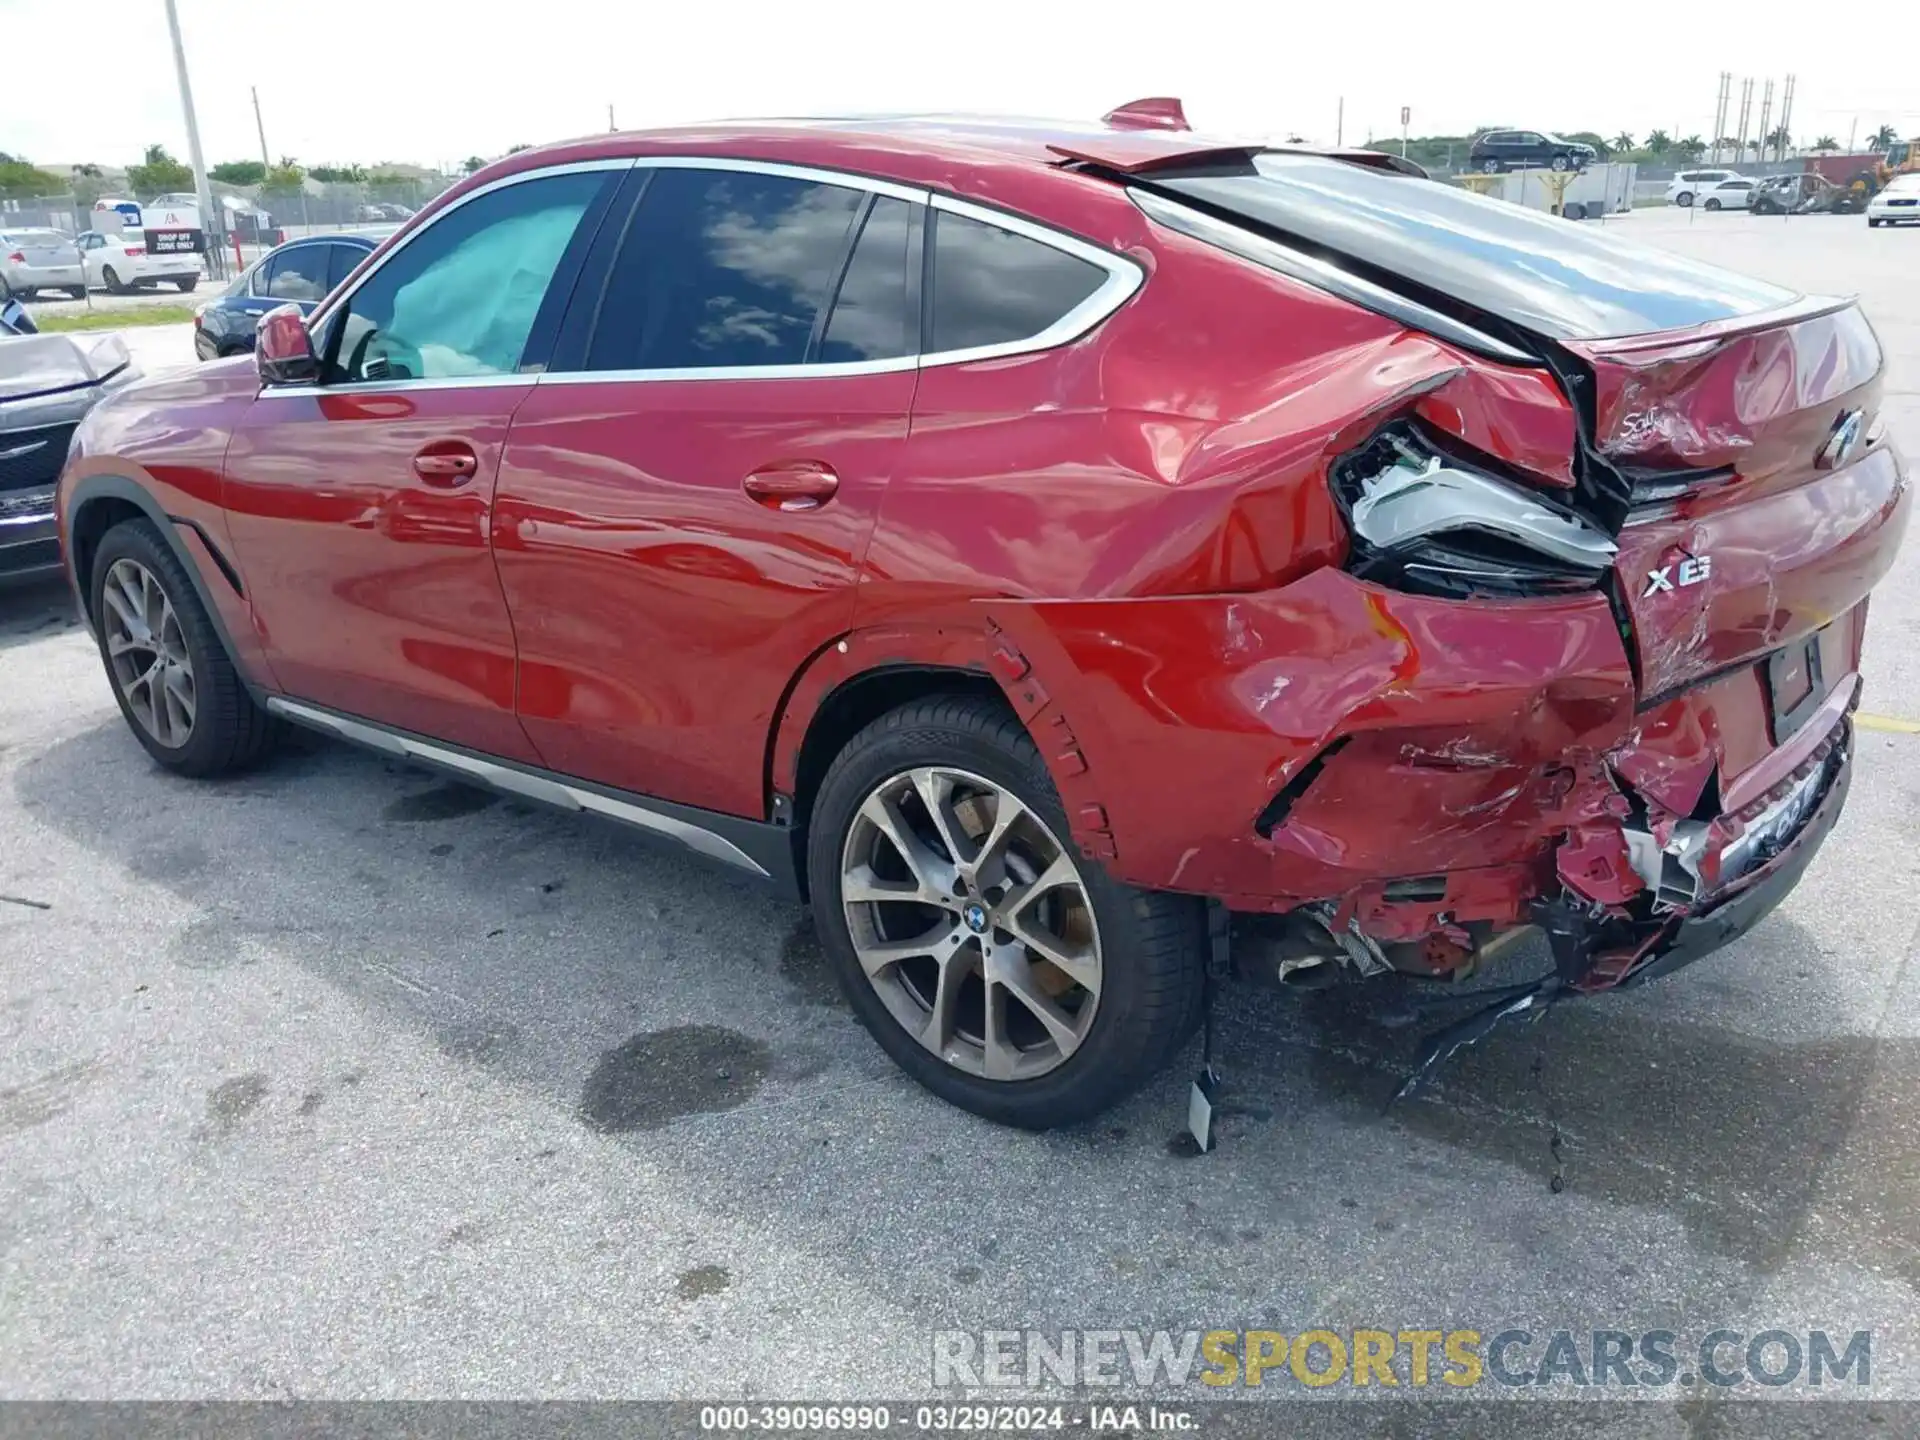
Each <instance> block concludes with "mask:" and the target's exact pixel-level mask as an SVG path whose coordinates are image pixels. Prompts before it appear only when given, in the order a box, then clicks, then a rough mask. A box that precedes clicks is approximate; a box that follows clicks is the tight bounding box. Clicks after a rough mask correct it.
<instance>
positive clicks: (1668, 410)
mask: <svg viewBox="0 0 1920 1440" xmlns="http://www.w3.org/2000/svg"><path fill="white" fill-rule="evenodd" d="M1130 183H1133V184H1135V185H1136V186H1137V187H1139V188H1141V189H1144V190H1146V191H1148V192H1150V193H1151V194H1153V195H1157V196H1160V197H1164V198H1165V199H1168V200H1172V201H1176V202H1178V203H1180V204H1182V205H1186V206H1191V207H1193V208H1194V209H1196V210H1198V211H1202V212H1204V213H1206V214H1207V215H1210V216H1212V217H1214V218H1215V219H1216V220H1220V221H1226V222H1229V223H1231V224H1235V225H1241V226H1244V227H1246V228H1247V229H1249V230H1251V231H1253V232H1255V233H1258V234H1260V235H1262V236H1264V237H1266V238H1268V239H1270V240H1272V241H1274V242H1276V243H1277V244H1279V245H1283V246H1285V247H1287V248H1288V249H1289V251H1290V252H1293V253H1298V254H1300V255H1304V256H1307V257H1310V258H1311V260H1312V261H1313V262H1314V263H1315V264H1318V265H1322V266H1324V267H1326V268H1328V269H1330V270H1337V271H1338V272H1339V273H1340V274H1341V275H1342V276H1345V277H1349V278H1351V279H1352V280H1354V281H1356V282H1358V284H1359V285H1360V286H1370V287H1375V288H1376V289H1378V290H1383V291H1390V292H1392V293H1393V294H1394V295H1395V296H1397V297H1400V298H1401V299H1404V300H1406V301H1409V302H1412V303H1413V304H1414V305H1415V306H1417V307H1418V310H1417V311H1413V310H1395V309H1392V308H1390V307H1389V306H1387V305H1383V304H1381V303H1379V302H1378V301H1376V300H1370V299H1369V298H1368V296H1367V294H1366V293H1365V291H1364V290H1363V289H1354V288H1349V289H1346V290H1344V291H1342V290H1340V289H1339V286H1338V283H1337V282H1336V283H1333V284H1328V285H1327V286H1326V288H1329V289H1335V290H1336V293H1345V294H1346V295H1347V296H1348V298H1353V299H1356V301H1357V303H1361V304H1368V305H1371V307H1372V308H1376V309H1380V310H1382V311H1383V313H1389V314H1393V315H1395V316H1396V318H1400V319H1403V320H1404V321H1406V323H1408V324H1410V325H1411V326H1412V327H1413V328H1416V329H1424V330H1426V331H1427V333H1429V334H1432V335H1434V336H1436V337H1437V338H1441V339H1444V340H1447V341H1448V342H1449V343H1451V344H1454V345H1455V346H1456V347H1459V348H1463V349H1467V350H1470V351H1473V350H1476V349H1477V354H1478V356H1479V357H1480V359H1482V360H1492V361H1497V362H1499V363H1500V364H1501V365H1504V366H1511V365H1514V364H1516V363H1518V364H1523V365H1524V364H1534V365H1537V366H1539V367H1543V368H1545V369H1547V370H1548V371H1550V372H1551V373H1552V374H1553V375H1554V377H1555V379H1556V381H1557V383H1558V386H1559V388H1560V390H1561V392H1562V393H1563V394H1564V395H1566V396H1567V397H1568V402H1569V404H1570V405H1571V406H1572V408H1573V410H1574V411H1575V413H1576V415H1577V416H1578V418H1579V422H1580V423H1579V425H1578V436H1579V438H1578V441H1577V446H1576V448H1577V452H1578V453H1577V454H1576V455H1574V456H1572V457H1570V458H1571V459H1572V460H1573V462H1574V465H1573V468H1574V472H1575V483H1574V486H1573V488H1572V490H1571V491H1570V492H1569V491H1567V490H1566V489H1564V488H1561V489H1560V494H1561V496H1562V497H1564V498H1565V499H1566V500H1567V501H1568V502H1569V503H1570V505H1571V506H1572V508H1574V509H1576V510H1578V511H1580V512H1582V513H1583V514H1584V515H1585V516H1586V517H1587V518H1588V519H1590V520H1591V521H1592V522H1593V523H1594V524H1595V525H1597V526H1598V527H1599V528H1600V529H1602V530H1604V531H1605V532H1606V533H1607V534H1608V535H1611V536H1613V537H1615V538H1616V540H1617V543H1618V547H1619V548H1618V554H1617V561H1616V563H1615V565H1614V567H1613V575H1612V584H1611V589H1612V590H1613V595H1612V599H1613V603H1614V606H1615V609H1616V612H1617V613H1618V614H1619V616H1620V618H1621V619H1622V620H1623V621H1624V622H1625V623H1624V624H1623V627H1622V628H1623V630H1624V631H1625V632H1627V633H1626V639H1627V644H1628V647H1629V653H1630V655H1631V657H1632V659H1633V661H1634V665H1635V670H1636V680H1637V684H1638V689H1639V694H1640V705H1641V708H1642V710H1643V711H1653V710H1656V709H1659V710H1660V713H1659V714H1658V715H1653V714H1649V715H1647V716H1646V721H1645V723H1643V724H1642V725H1639V726H1636V733H1635V742H1634V744H1635V746H1636V747H1638V748H1639V749H1641V750H1643V751H1645V752H1648V753H1647V754H1645V755H1643V756H1642V757H1641V758H1642V759H1643V760H1645V761H1646V762H1647V763H1644V764H1639V765H1633V764H1631V763H1630V767H1629V768H1634V769H1637V770H1638V771H1639V772H1640V773H1641V774H1642V775H1643V777H1645V778H1647V779H1648V781H1649V784H1650V785H1651V786H1652V788H1655V789H1659V790H1662V791H1664V792H1665V798H1666V800H1667V801H1668V802H1669V803H1672V804H1673V806H1674V808H1675V809H1677V810H1678V811H1679V812H1680V813H1682V814H1684V813H1686V812H1687V811H1688V810H1690V809H1691V808H1692V807H1693V805H1694V803H1695V800H1696V799H1697V797H1698V795H1699V793H1700V780H1701V778H1702V776H1703V774H1704V771H1703V769H1702V768H1701V767H1700V766H1698V765H1693V766H1689V767H1687V768H1688V770H1689V772H1690V775H1689V778H1688V779H1687V780H1686V781H1684V782H1683V783H1679V784H1674V783H1660V778H1661V777H1665V778H1666V779H1667V780H1668V781H1669V782H1670V781H1671V778H1672V776H1673V775H1674V774H1675V773H1676V772H1675V767H1674V766H1673V765H1671V764H1668V763H1666V762H1665V761H1661V760H1659V759H1658V757H1656V756H1655V755H1653V754H1652V752H1654V751H1659V750H1665V751H1668V752H1672V753H1677V752H1678V750H1679V749H1680V748H1681V747H1682V746H1683V745H1686V744H1693V743H1694V741H1697V740H1698V739H1699V737H1701V736H1702V735H1706V736H1712V737H1715V738H1714V739H1713V740H1712V743H1711V745H1710V746H1709V747H1708V748H1709V749H1711V750H1712V751H1713V752H1714V754H1713V757H1712V758H1713V762H1714V763H1716V764H1718V765H1719V767H1720V770H1721V775H1722V779H1723V780H1725V779H1727V778H1728V777H1731V776H1733V775H1735V774H1736V772H1740V771H1750V772H1752V774H1753V776H1754V777H1756V779H1757V778H1758V777H1760V776H1762V775H1765V774H1767V773H1769V771H1770V767H1777V766H1779V765H1781V764H1784V763H1785V762H1786V761H1787V760H1788V759H1790V758H1791V756H1790V755H1787V754H1782V755H1773V754H1772V753H1771V752H1772V751H1773V750H1774V749H1775V748H1776V747H1784V746H1786V742H1787V739H1788V737H1789V735H1790V734H1791V733H1792V732H1793V731H1794V730H1795V729H1796V727H1797V726H1798V725H1799V724H1803V723H1805V722H1807V721H1809V720H1810V719H1811V718H1812V717H1814V716H1816V715H1818V714H1819V713H1821V702H1823V701H1829V702H1830V701H1831V700H1832V698H1833V697H1835V696H1836V695H1839V698H1840V699H1842V700H1848V701H1850V700H1851V698H1852V693H1853V692H1854V691H1855V690H1857V677H1856V676H1855V675H1854V673H1853V672H1854V670H1855V669H1856V668H1857V665H1858V648H1859V633H1860V628H1861V625H1862V623H1863V619H1864V604H1865V599H1866V595H1867V592H1868V591H1869V590H1870V589H1871V588H1872V587H1873V586H1874V584H1875V583H1877V582H1878V581H1879V580H1880V578H1881V577H1882V576H1883V575H1885V574H1886V572H1887V570H1888V569H1889V568H1890V567H1891V565H1892V563H1893V559H1894V556H1895V553H1896V552H1897V550H1898V546H1899V542H1900V536H1901V532H1902V530H1903V528H1904V526H1905V523H1906V518H1907V510H1908V508H1909V507H1908V506H1907V505H1906V503H1905V501H1906V494H1907V483H1906V478H1905V475H1904V473H1903V470H1902V467H1901V465H1900V462H1899V460H1898V458H1897V456H1896V455H1895V454H1894V452H1893V450H1892V448H1891V446H1889V445H1888V444H1887V443H1885V441H1884V440H1882V439H1881V438H1880V437H1879V434H1878V416H1877V409H1878V405H1879V401H1880V383H1881V382H1880V372H1881V363H1882V362H1881V353H1880V347H1879V345H1878V343H1877V341H1876V340H1875V338H1874V335H1873V332H1872V330H1871V328H1870V327H1869V326H1868V324H1867V322H1866V320H1865V319H1864V317H1862V315H1861V314H1860V311H1859V310H1858V308H1857V307H1855V306H1854V305H1853V304H1852V303H1851V302H1848V301H1836V300H1809V299H1807V298H1805V297H1802V296H1800V295H1798V294H1796V293H1794V292H1793V291H1790V290H1785V289H1782V288H1780V287H1778V286H1775V285H1772V284H1770V283H1768V282H1766V281H1762V280H1757V279H1753V278H1751V277H1748V276H1744V275H1738V274H1734V273H1732V272H1729V271H1725V270H1721V269H1719V268H1717V267H1715V266H1712V265H1708V264H1705V263H1703V262H1700V261H1696V260H1693V259H1690V258H1687V257H1684V256H1680V255H1675V254H1671V253H1669V252H1666V251H1662V250H1658V249H1654V248H1652V247H1649V246H1643V245H1638V244H1634V243H1632V242H1630V241H1628V240H1625V239H1623V238H1621V237H1620V236H1618V235H1617V234H1610V233H1607V232H1606V231H1605V230H1603V229H1602V228H1601V227H1598V226H1594V225H1581V224H1574V223H1570V222H1568V221H1566V220H1563V219H1561V218H1559V217H1557V216H1554V215H1550V214H1547V213H1544V212H1542V211H1538V210H1529V209H1527V208H1525V207H1523V206H1521V205H1515V204H1510V203H1507V202H1504V201H1494V200H1489V199H1486V198H1484V197H1481V196H1478V195H1474V194H1471V193H1469V192H1467V191H1466V190H1463V189H1460V188H1457V187H1455V186H1451V185H1445V184H1436V183H1430V182H1426V181H1420V180H1414V179H1409V178H1407V177H1404V176H1397V175H1393V174H1391V173H1387V172H1382V171H1378V170H1372V169H1363V168H1359V167H1355V166H1350V165H1346V164H1343V163H1341V162H1339V161H1337V160H1333V159H1329V158H1325V157H1318V156H1311V155H1298V154H1276V153H1271V152H1269V153H1263V154H1260V155H1258V156H1256V157H1253V158H1252V159H1250V160H1247V161H1243V162H1240V163H1238V164H1232V163H1220V164H1215V165H1213V166H1211V167H1207V168H1202V169H1197V170H1193V171H1185V170H1182V171H1178V172H1172V173H1155V174H1153V175H1151V176H1149V177H1146V178H1144V179H1141V178H1137V177H1131V178H1130ZM1149 213H1153V212H1152V210H1151V208H1149ZM1189 233H1192V232H1189ZM1274 268H1281V266H1279V265H1275V266H1274ZM1295 273H1302V278H1310V277H1309V276H1307V275H1305V274H1304V273H1303V272H1295ZM1422 311H1424V312H1426V313H1427V314H1431V315H1433V316H1437V317H1441V318H1443V319H1444V320H1445V321H1446V322H1447V325H1446V326H1442V325H1436V324H1433V323H1430V322H1429V321H1427V320H1425V319H1423V318H1421V314H1420V313H1419V312H1422ZM1448 327H1455V328H1453V329H1451V331H1450V329H1449V328H1448ZM1457 327H1465V331H1466V333H1465V337H1464V338H1463V337H1462V334H1461V332H1460V329H1459V328H1457ZM1475 337H1478V339H1476V338H1475ZM1516 356H1519V357H1521V358H1520V359H1518V360H1517V361H1516V358H1515V357H1516ZM1476 368H1477V369H1479V370H1481V371H1484V370H1485V369H1486V367H1484V366H1479V367H1476ZM1495 448H1497V449H1501V448H1503V449H1505V450H1506V451H1508V452H1509V453H1505V454H1503V455H1502V457H1501V458H1502V459H1505V460H1507V461H1512V460H1515V459H1517V458H1521V457H1519V456H1517V454H1515V453H1511V452H1512V450H1513V447H1512V445H1511V444H1510V443H1509V444H1506V445H1504V446H1496V447H1495ZM1524 463H1525V462H1524V461H1523V464H1524ZM1529 468H1530V469H1537V468H1539V467H1529ZM1539 480H1540V485H1541V488H1542V489H1543V490H1551V489H1552V488H1555V487H1556V486H1557V487H1564V486H1565V484H1566V481H1565V478H1564V475H1563V476H1562V478H1560V479H1558V480H1557V481H1556V479H1555V478H1554V477H1553V476H1551V475H1547V474H1544V473H1543V474H1541V475H1540V476H1539ZM1843 690H1844V691H1845V692H1847V693H1846V694H1844V695H1840V694H1839V692H1841V691H1843ZM1680 695H1684V696H1685V697H1686V699H1685V700H1684V701H1683V702H1679V706H1678V708H1677V709H1676V708H1675V707H1674V706H1666V707H1662V702H1663V701H1666V700H1667V699H1668V697H1674V696H1680ZM1841 709H1842V710H1843V709H1844V706H1842V707H1841ZM1682 710H1684V711H1685V712H1686V713H1685V714H1684V715H1682V714H1681V713H1680V712H1681V711H1682ZM1826 713H1828V715H1829V716H1830V717H1834V718H1831V719H1830V720H1829V722H1827V728H1828V729H1831V725H1832V723H1837V713H1838V712H1836V711H1835V710H1834V708H1833V705H1832V703H1829V704H1828V705H1827V709H1826ZM1683 730H1684V731H1686V732H1688V733H1689V734H1690V735H1691V736H1692V737H1693V740H1691V741H1690V740H1687V739H1686V738H1685V737H1683V736H1682V734H1681V733H1680V732H1681V731H1683ZM1736 736H1738V737H1739V738H1738V740H1737V741H1736V740H1735V739H1734V737H1736ZM1817 738H1818V737H1816V736H1813V735H1808V736H1806V737H1803V738H1802V739H1801V740H1798V741H1796V742H1795V744H1794V746H1793V747H1789V748H1790V749H1791V750H1793V751H1796V752H1797V750H1798V749H1799V748H1801V747H1810V746H1811V744H1812V743H1813V742H1814V741H1815V740H1816V739H1817ZM1700 748H1701V747H1700V746H1699V745H1697V744H1694V749H1695V751H1696V752H1698V751H1699V750H1700ZM1667 758H1668V759H1669V760H1670V759H1671V758H1672V754H1671V753H1670V754H1669V755H1668V757H1667ZM1730 788H1733V787H1730Z"/></svg>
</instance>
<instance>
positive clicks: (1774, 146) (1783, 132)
mask: <svg viewBox="0 0 1920 1440" xmlns="http://www.w3.org/2000/svg"><path fill="white" fill-rule="evenodd" d="M1792 143H1793V137H1792V136H1791V135H1789V134H1787V127H1786V126H1784V125H1781V126H1777V127H1776V128H1775V129H1774V130H1773V131H1772V132H1771V133H1769V134H1768V136H1767V138H1766V141H1765V144H1766V147H1767V149H1769V150H1778V151H1779V152H1780V153H1781V154H1782V155H1784V154H1786V153H1787V146H1789V145H1791V144H1792Z"/></svg>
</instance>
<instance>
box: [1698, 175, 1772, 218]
mask: <svg viewBox="0 0 1920 1440" xmlns="http://www.w3.org/2000/svg"><path fill="white" fill-rule="evenodd" d="M1758 183H1759V182H1758V181H1755V180H1749V179H1747V178H1746V177H1745V176H1744V175H1743V176H1740V177H1739V178H1737V179H1734V180H1722V181H1720V182H1719V183H1718V184H1717V185H1702V186H1701V187H1700V192H1699V194H1698V195H1696V196H1695V197H1694V200H1695V203H1696V204H1698V205H1699V206H1700V208H1701V209H1702V210H1745V209H1747V208H1748V207H1749V206H1750V205H1751V204H1752V203H1753V191H1754V186H1755V185H1757V184H1758Z"/></svg>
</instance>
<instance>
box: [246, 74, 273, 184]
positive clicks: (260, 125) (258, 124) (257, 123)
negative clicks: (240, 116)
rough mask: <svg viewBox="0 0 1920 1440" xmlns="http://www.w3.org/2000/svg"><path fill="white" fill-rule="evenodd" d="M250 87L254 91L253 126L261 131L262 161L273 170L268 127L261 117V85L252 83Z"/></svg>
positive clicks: (267, 167)
mask: <svg viewBox="0 0 1920 1440" xmlns="http://www.w3.org/2000/svg"><path fill="white" fill-rule="evenodd" d="M248 88H249V89H250V90H252V91H253V128H254V129H255V130H257V131H259V132H260V163H261V165H262V166H264V167H265V168H266V169H268V170H271V169H272V168H273V161H271V160H269V159H268V158H267V127H266V124H265V123H264V122H263V121H262V120H261V119H260V87H259V86H258V85H252V86H249V87H248Z"/></svg>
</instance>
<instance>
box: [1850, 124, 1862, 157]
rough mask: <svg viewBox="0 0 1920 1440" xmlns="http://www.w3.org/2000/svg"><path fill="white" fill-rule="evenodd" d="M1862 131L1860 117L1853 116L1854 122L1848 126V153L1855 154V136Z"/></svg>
mask: <svg viewBox="0 0 1920 1440" xmlns="http://www.w3.org/2000/svg"><path fill="white" fill-rule="evenodd" d="M1859 133H1860V117H1859V116H1858V115H1856V116H1854V117H1853V123H1852V124H1851V125H1849V126H1848V127H1847V153H1848V154H1849V155H1851V154H1853V137H1854V136H1856V135H1858V134H1859Z"/></svg>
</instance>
